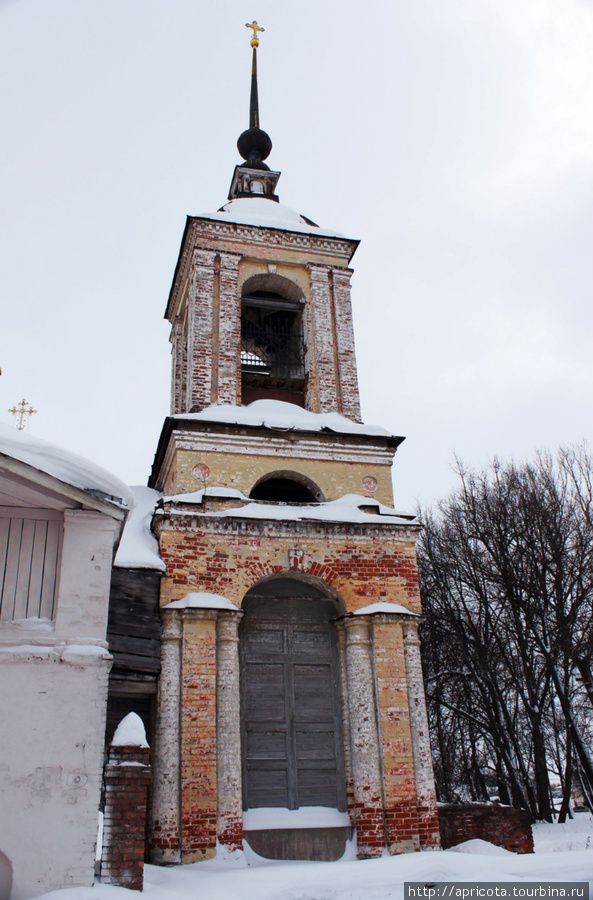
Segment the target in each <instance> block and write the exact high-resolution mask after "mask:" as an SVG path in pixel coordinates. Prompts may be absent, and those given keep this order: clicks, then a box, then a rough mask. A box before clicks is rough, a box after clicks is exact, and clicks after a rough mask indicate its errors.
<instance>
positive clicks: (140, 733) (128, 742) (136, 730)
mask: <svg viewBox="0 0 593 900" xmlns="http://www.w3.org/2000/svg"><path fill="white" fill-rule="evenodd" d="M111 746H112V747H148V742H147V740H146V731H145V730H144V722H143V721H142V719H141V718H140V716H139V715H138V713H135V712H131V713H128V715H127V716H125V717H124V718H123V719H122V720H121V722H120V723H119V725H118V726H117V728H116V729H115V734H114V735H113V740H112V741H111Z"/></svg>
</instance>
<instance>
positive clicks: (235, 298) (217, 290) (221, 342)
mask: <svg viewBox="0 0 593 900" xmlns="http://www.w3.org/2000/svg"><path fill="white" fill-rule="evenodd" d="M240 261H241V256H240V255H239V254H235V253H221V254H219V256H218V258H217V266H216V269H215V279H216V280H215V285H214V322H213V324H214V334H213V344H214V351H213V353H214V357H215V359H214V360H213V368H214V372H213V384H212V403H230V404H231V406H236V405H238V404H240V403H241V295H240V292H239V284H238V282H239V262H240Z"/></svg>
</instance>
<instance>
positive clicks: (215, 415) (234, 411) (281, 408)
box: [172, 400, 393, 438]
mask: <svg viewBox="0 0 593 900" xmlns="http://www.w3.org/2000/svg"><path fill="white" fill-rule="evenodd" d="M172 418H173V419H183V420H185V421H194V422H219V423H221V424H222V423H224V424H227V425H251V426H253V427H260V428H261V427H263V428H270V429H274V430H278V431H333V432H334V433H335V434H352V435H360V436H361V437H386V438H391V437H393V435H392V434H391V432H389V431H387V430H386V429H385V428H381V426H380V425H364V424H362V423H360V422H353V421H352V419H347V418H346V417H345V416H341V415H340V414H339V413H335V412H331V413H313V412H309V411H308V410H307V409H302V408H301V407H300V406H295V404H294V403H286V402H285V401H283V400H255V401H254V402H253V403H250V404H249V405H248V406H230V405H220V406H217V405H214V406H208V407H206V409H203V410H202V411H201V412H196V413H179V414H177V415H175V416H173V417H172Z"/></svg>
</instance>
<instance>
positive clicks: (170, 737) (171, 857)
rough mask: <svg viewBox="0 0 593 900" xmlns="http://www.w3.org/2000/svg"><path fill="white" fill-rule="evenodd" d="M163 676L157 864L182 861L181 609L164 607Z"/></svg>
mask: <svg viewBox="0 0 593 900" xmlns="http://www.w3.org/2000/svg"><path fill="white" fill-rule="evenodd" d="M161 615H162V621H163V634H162V641H161V675H160V678H159V692H158V697H157V714H156V732H155V750H156V752H155V754H154V760H153V766H154V768H153V779H152V807H151V829H150V846H151V860H152V861H153V862H155V863H175V862H179V861H180V856H181V850H180V841H181V805H180V803H181V800H180V792H181V786H180V740H181V738H180V731H179V729H180V702H181V634H182V618H181V610H178V609H171V610H162V611H161Z"/></svg>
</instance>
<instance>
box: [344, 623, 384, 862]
mask: <svg viewBox="0 0 593 900" xmlns="http://www.w3.org/2000/svg"><path fill="white" fill-rule="evenodd" d="M344 627H345V629H346V666H347V674H348V678H347V681H348V704H349V707H350V746H351V749H352V775H353V781H354V784H353V790H354V818H355V824H356V840H357V844H358V856H359V857H360V858H362V859H368V858H370V857H373V856H380V855H381V852H382V850H383V848H384V847H385V824H384V815H383V797H382V783H381V766H380V760H379V734H378V729H377V714H376V709H375V696H374V694H375V692H374V688H373V681H374V678H373V664H372V648H371V639H370V633H369V627H370V623H369V620H368V618H367V617H366V616H355V617H353V618H349V619H344Z"/></svg>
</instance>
